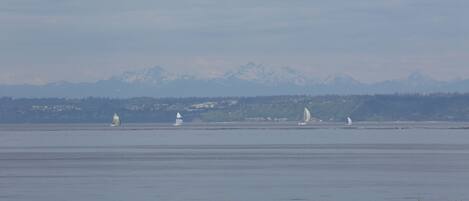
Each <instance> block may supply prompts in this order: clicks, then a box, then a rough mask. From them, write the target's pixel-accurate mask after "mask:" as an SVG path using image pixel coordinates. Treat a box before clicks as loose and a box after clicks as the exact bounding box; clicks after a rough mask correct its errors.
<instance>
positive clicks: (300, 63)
mask: <svg viewBox="0 0 469 201" xmlns="http://www.w3.org/2000/svg"><path fill="white" fill-rule="evenodd" d="M467 8H469V1H465V0H354V1H350V0H324V1H312V0H304V1H303V0H293V1H285V0H282V1H280V0H258V1H255V0H237V1H226V0H197V1H193V0H181V1H178V0H174V1H157V0H135V1H128V0H80V1H68V0H2V1H0V84H44V83H49V82H57V81H70V82H93V81H96V80H100V79H107V78H109V77H111V76H113V75H117V74H120V73H122V72H123V71H132V70H137V69H142V68H148V67H153V66H162V67H163V68H166V69H167V70H169V71H174V72H186V73H187V72H190V73H194V74H217V73H219V72H224V71H226V70H228V69H232V68H236V67H237V66H240V65H243V64H246V63H249V62H254V63H257V64H263V65H265V66H270V67H272V68H276V67H282V66H288V67H291V68H294V69H297V70H299V71H302V72H304V73H306V74H308V75H311V76H314V77H325V76H328V75H332V74H348V75H350V76H352V77H354V78H355V79H357V80H360V81H364V82H377V81H382V80H388V79H398V78H402V77H405V76H407V75H408V74H410V73H412V72H416V71H418V72H421V73H423V74H425V75H428V76H431V77H433V78H435V79H439V80H450V79H466V78H469V38H468V37H469V26H468V23H467V22H466V21H467V19H469V12H467V11H468V9H467Z"/></svg>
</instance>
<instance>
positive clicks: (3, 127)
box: [0, 121, 469, 131]
mask: <svg viewBox="0 0 469 201" xmlns="http://www.w3.org/2000/svg"><path fill="white" fill-rule="evenodd" d="M317 129H322V130H329V129H330V130H336V129H341V130H350V129H352V130H408V129H458V130H466V129H469V122H446V121H422V122H417V121H392V122H355V123H354V124H353V125H351V126H348V125H345V124H344V123H338V122H316V123H310V124H307V125H301V126H300V125H298V122H207V123H184V124H183V125H181V126H173V125H172V123H123V124H122V126H120V127H111V126H110V125H109V124H106V123H21V124H0V131H75V130H95V131H133V130H317Z"/></svg>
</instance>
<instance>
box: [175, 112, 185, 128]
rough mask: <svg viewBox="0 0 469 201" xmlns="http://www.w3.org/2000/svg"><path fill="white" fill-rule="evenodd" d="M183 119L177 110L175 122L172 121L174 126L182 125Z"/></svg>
mask: <svg viewBox="0 0 469 201" xmlns="http://www.w3.org/2000/svg"><path fill="white" fill-rule="evenodd" d="M182 123H183V120H182V115H181V114H180V113H179V112H178V113H177V114H176V122H174V126H180V125H182Z"/></svg>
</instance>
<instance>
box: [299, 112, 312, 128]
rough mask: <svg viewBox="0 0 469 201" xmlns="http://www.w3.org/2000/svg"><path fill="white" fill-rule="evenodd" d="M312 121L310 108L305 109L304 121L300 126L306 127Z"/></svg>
mask: <svg viewBox="0 0 469 201" xmlns="http://www.w3.org/2000/svg"><path fill="white" fill-rule="evenodd" d="M310 121H311V112H309V110H308V108H305V109H304V112H303V121H302V122H299V123H298V125H300V126H304V125H306V124H307V123H308V122H310Z"/></svg>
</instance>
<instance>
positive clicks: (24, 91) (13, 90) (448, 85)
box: [0, 63, 469, 98]
mask: <svg viewBox="0 0 469 201" xmlns="http://www.w3.org/2000/svg"><path fill="white" fill-rule="evenodd" d="M440 92H441V93H467V92H469V79H465V80H452V81H438V80H435V79H432V78H430V77H428V76H425V75H423V74H422V73H419V72H415V73H412V74H410V75H409V76H408V77H407V78H405V79H398V80H387V81H382V82H377V83H371V84H370V83H363V82H360V81H357V80H355V79H353V78H352V77H350V76H348V75H344V74H339V75H333V76H329V77H328V78H327V79H323V80H321V79H318V78H315V77H311V76H308V75H307V74H305V73H303V72H299V71H297V70H295V69H292V68H289V67H282V68H269V67H266V66H264V65H261V64H255V63H248V64H246V65H242V66H240V67H238V68H236V69H234V70H231V71H228V72H226V73H224V74H222V75H221V76H218V77H215V78H213V77H211V78H201V77H196V76H193V75H189V74H175V73H170V72H168V71H166V70H165V69H164V68H162V67H158V66H157V67H152V68H147V69H143V70H139V71H128V72H124V73H122V74H120V75H117V76H114V77H111V78H109V79H105V80H99V81H96V82H90V83H70V82H66V81H62V82H54V83H49V84H45V85H28V84H24V85H0V96H8V97H64V98H76V97H89V96H94V97H116V98H126V97H136V96H146V97H214V96H264V95H297V94H306V95H327V94H339V95H347V94H391V93H440Z"/></svg>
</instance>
